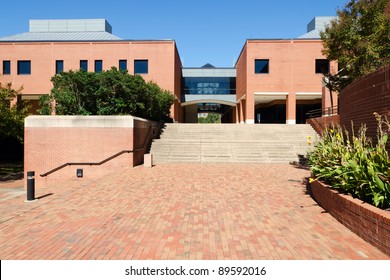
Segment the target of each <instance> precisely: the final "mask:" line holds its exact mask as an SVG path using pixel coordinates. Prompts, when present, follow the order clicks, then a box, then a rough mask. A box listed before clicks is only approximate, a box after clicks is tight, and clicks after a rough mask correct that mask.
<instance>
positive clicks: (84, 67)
mask: <svg viewBox="0 0 390 280" xmlns="http://www.w3.org/2000/svg"><path fill="white" fill-rule="evenodd" d="M80 69H81V70H84V71H88V60H80Z"/></svg>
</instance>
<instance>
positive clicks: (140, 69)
mask: <svg viewBox="0 0 390 280" xmlns="http://www.w3.org/2000/svg"><path fill="white" fill-rule="evenodd" d="M148 68H149V67H148V61H147V60H134V74H148V70H149V69H148Z"/></svg>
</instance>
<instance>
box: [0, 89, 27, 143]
mask: <svg viewBox="0 0 390 280" xmlns="http://www.w3.org/2000/svg"><path fill="white" fill-rule="evenodd" d="M22 90H23V88H20V89H13V88H12V83H7V84H5V85H3V84H2V83H0V138H4V137H11V138H15V139H17V140H18V141H19V142H20V143H23V135H24V133H23V132H24V118H25V117H27V115H28V109H29V107H28V106H21V105H20V104H16V105H13V106H10V104H11V102H12V101H13V100H14V99H16V98H17V97H18V95H19V94H20V93H21V91H22Z"/></svg>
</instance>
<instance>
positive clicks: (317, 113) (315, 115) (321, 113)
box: [306, 106, 339, 119]
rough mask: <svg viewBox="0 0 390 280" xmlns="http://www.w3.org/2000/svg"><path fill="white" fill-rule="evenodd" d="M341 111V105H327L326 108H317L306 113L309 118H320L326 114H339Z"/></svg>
mask: <svg viewBox="0 0 390 280" xmlns="http://www.w3.org/2000/svg"><path fill="white" fill-rule="evenodd" d="M338 113H339V107H338V106H333V107H327V108H325V109H324V110H322V109H315V110H310V111H309V112H307V113H306V115H307V116H308V118H309V119H312V118H319V117H322V116H324V115H337V114H338Z"/></svg>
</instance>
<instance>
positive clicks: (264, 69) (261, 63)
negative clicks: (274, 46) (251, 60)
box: [255, 59, 269, 74]
mask: <svg viewBox="0 0 390 280" xmlns="http://www.w3.org/2000/svg"><path fill="white" fill-rule="evenodd" d="M255 74H269V59H255Z"/></svg>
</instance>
